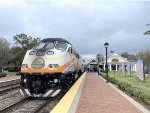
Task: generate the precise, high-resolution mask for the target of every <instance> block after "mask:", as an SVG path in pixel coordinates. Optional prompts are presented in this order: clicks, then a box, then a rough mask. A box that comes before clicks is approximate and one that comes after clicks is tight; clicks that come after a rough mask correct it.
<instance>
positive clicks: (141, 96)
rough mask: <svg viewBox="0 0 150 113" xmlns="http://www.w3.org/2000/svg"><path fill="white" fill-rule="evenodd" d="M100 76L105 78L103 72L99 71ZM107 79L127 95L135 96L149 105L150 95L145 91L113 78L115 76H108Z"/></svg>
mask: <svg viewBox="0 0 150 113" xmlns="http://www.w3.org/2000/svg"><path fill="white" fill-rule="evenodd" d="M101 76H102V77H103V78H106V75H105V73H101ZM109 81H110V82H111V83H113V84H116V85H117V86H118V88H119V89H121V90H122V91H124V92H127V93H128V94H129V95H131V96H134V97H137V98H138V99H140V100H141V101H143V102H144V103H145V104H147V105H150V95H149V94H147V93H145V92H144V91H142V90H140V89H137V88H135V87H132V85H131V84H129V83H126V82H122V81H119V80H117V79H115V77H110V76H109Z"/></svg>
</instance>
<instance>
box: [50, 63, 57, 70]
mask: <svg viewBox="0 0 150 113" xmlns="http://www.w3.org/2000/svg"><path fill="white" fill-rule="evenodd" d="M48 68H49V69H58V68H59V65H58V64H49V65H48Z"/></svg>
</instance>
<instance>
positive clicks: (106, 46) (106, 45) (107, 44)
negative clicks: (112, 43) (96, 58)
mask: <svg viewBox="0 0 150 113" xmlns="http://www.w3.org/2000/svg"><path fill="white" fill-rule="evenodd" d="M104 46H105V48H106V79H107V81H106V83H108V82H109V80H108V64H107V48H108V46H109V43H107V42H106V43H105V44H104Z"/></svg>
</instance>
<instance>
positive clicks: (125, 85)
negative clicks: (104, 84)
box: [104, 71, 150, 106]
mask: <svg viewBox="0 0 150 113" xmlns="http://www.w3.org/2000/svg"><path fill="white" fill-rule="evenodd" d="M104 75H105V74H104ZM109 78H110V79H111V80H112V81H114V80H117V81H118V82H117V85H119V87H120V88H121V89H122V90H123V91H125V92H128V93H129V94H131V95H134V96H135V97H138V98H139V99H140V100H142V101H143V102H144V103H146V104H147V105H149V106H150V75H147V76H145V81H140V80H139V79H138V78H137V77H136V73H135V72H132V73H131V76H128V75H126V76H123V75H122V72H121V71H118V72H115V74H114V72H113V71H112V72H109Z"/></svg>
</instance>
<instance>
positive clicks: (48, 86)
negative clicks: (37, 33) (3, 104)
mask: <svg viewBox="0 0 150 113" xmlns="http://www.w3.org/2000/svg"><path fill="white" fill-rule="evenodd" d="M83 71H84V64H83V60H82V58H81V57H80V56H79V55H78V53H77V52H76V51H75V49H74V48H73V46H72V44H71V43H70V42H68V41H67V40H65V39H63V38H46V39H43V40H41V41H40V43H38V44H37V45H36V46H35V47H34V48H32V49H31V50H28V51H27V53H26V55H25V57H24V60H23V62H22V67H21V72H22V75H21V77H20V93H21V95H25V96H28V97H54V96H56V95H58V94H59V93H60V92H61V90H62V89H63V88H64V87H65V86H66V85H68V84H72V83H73V82H74V81H75V80H76V79H77V77H78V76H79V75H81V73H83Z"/></svg>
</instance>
